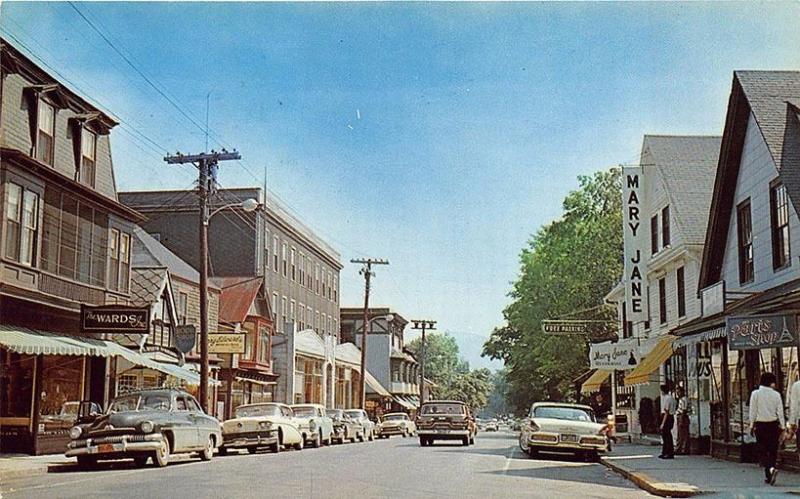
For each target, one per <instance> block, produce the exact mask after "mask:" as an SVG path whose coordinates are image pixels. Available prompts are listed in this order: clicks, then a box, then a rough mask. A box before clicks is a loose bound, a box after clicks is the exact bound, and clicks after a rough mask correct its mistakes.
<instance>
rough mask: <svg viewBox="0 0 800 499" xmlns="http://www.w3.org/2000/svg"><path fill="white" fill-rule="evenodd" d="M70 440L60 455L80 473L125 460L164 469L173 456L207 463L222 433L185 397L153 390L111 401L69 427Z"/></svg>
mask: <svg viewBox="0 0 800 499" xmlns="http://www.w3.org/2000/svg"><path fill="white" fill-rule="evenodd" d="M82 407H83V404H82ZM70 438H71V441H70V443H69V444H68V446H67V451H66V453H65V455H66V456H67V457H77V459H78V464H79V465H80V466H82V467H91V466H93V465H94V464H95V463H96V462H97V461H98V460H108V459H125V458H133V460H134V461H135V462H136V463H137V464H139V465H144V464H145V463H147V460H148V458H151V457H152V458H153V463H154V464H156V465H157V466H166V465H167V463H168V462H169V458H170V454H173V453H186V452H197V453H198V455H199V456H200V458H201V459H203V460H204V461H208V460H210V459H211V458H212V456H213V454H214V449H215V448H216V447H217V446H218V445H220V444H221V443H222V432H221V430H220V424H219V421H217V419H216V418H214V417H212V416H209V415H207V414H206V413H204V412H203V410H202V409H201V408H200V405H199V404H198V403H197V400H195V399H194V397H192V396H191V395H189V394H188V393H185V392H183V391H180V390H175V389H156V390H143V391H139V392H131V393H128V394H125V395H121V396H119V397H117V398H115V399H114V400H113V401H112V402H111V405H109V406H108V410H107V411H106V413H105V414H103V415H98V416H97V417H95V418H93V420H92V421H91V422H89V423H86V424H81V425H78V426H74V427H73V428H72V429H71V430H70Z"/></svg>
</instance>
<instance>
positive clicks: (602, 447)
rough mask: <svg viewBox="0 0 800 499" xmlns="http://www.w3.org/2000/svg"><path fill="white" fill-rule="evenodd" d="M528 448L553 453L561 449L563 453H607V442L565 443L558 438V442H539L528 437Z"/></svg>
mask: <svg viewBox="0 0 800 499" xmlns="http://www.w3.org/2000/svg"><path fill="white" fill-rule="evenodd" d="M556 438H558V437H556ZM528 446H529V447H538V448H547V449H553V450H555V451H558V450H561V449H563V450H565V451H573V450H594V451H597V452H606V451H608V441H605V442H603V443H599V442H598V443H593V442H592V443H589V442H581V441H580V439H579V440H578V441H577V442H565V441H563V440H561V439H560V438H558V440H556V441H550V440H539V439H535V438H532V437H528Z"/></svg>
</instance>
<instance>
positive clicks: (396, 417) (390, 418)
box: [383, 414, 408, 421]
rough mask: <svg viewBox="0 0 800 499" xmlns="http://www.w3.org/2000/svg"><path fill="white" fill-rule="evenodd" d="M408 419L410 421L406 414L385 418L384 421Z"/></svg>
mask: <svg viewBox="0 0 800 499" xmlns="http://www.w3.org/2000/svg"><path fill="white" fill-rule="evenodd" d="M406 419H408V416H406V415H405V414H391V415H389V416H384V417H383V420H384V421H405V420H406Z"/></svg>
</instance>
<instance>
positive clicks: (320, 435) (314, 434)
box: [291, 404, 333, 447]
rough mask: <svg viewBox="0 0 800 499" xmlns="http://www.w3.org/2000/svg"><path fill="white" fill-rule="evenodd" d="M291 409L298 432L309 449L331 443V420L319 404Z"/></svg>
mask: <svg viewBox="0 0 800 499" xmlns="http://www.w3.org/2000/svg"><path fill="white" fill-rule="evenodd" d="M291 407H292V410H293V411H294V417H295V420H296V421H297V425H298V430H300V433H301V434H302V435H303V440H304V441H305V442H306V443H308V444H309V445H311V447H322V444H325V445H330V444H331V442H332V441H333V420H332V419H331V418H330V417H328V416H327V415H326V413H325V407H324V406H322V405H319V404H295V405H293V406H291Z"/></svg>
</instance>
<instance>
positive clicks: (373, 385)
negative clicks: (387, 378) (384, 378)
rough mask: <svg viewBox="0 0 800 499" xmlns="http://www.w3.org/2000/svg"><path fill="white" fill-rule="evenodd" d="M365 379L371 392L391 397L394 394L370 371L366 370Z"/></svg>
mask: <svg viewBox="0 0 800 499" xmlns="http://www.w3.org/2000/svg"><path fill="white" fill-rule="evenodd" d="M364 381H365V382H366V383H367V388H368V389H369V392H372V393H377V394H378V395H380V396H381V397H391V396H392V394H391V393H389V391H388V390H387V389H386V388H384V387H383V385H381V383H380V381H378V380H377V379H375V376H373V375H372V374H370V373H369V371H366V372H365V379H364Z"/></svg>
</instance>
